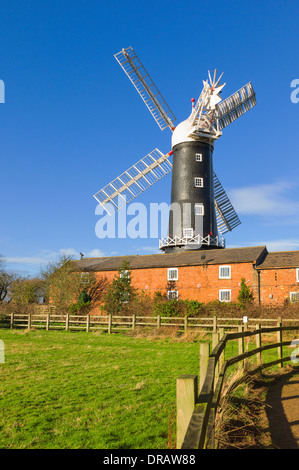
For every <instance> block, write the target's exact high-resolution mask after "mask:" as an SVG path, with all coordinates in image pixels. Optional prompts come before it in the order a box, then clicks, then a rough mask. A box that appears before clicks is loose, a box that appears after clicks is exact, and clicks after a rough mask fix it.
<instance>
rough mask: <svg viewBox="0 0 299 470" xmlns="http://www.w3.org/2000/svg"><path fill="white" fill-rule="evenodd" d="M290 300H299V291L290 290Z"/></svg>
mask: <svg viewBox="0 0 299 470" xmlns="http://www.w3.org/2000/svg"><path fill="white" fill-rule="evenodd" d="M290 302H299V292H290Z"/></svg>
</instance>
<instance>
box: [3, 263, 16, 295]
mask: <svg viewBox="0 0 299 470" xmlns="http://www.w3.org/2000/svg"><path fill="white" fill-rule="evenodd" d="M16 279H17V275H16V274H15V273H9V272H7V271H6V270H5V266H4V261H3V256H2V255H0V302H3V301H4V300H6V301H8V300H9V298H10V296H9V294H10V290H11V287H12V284H13V282H14V281H15V280H16Z"/></svg>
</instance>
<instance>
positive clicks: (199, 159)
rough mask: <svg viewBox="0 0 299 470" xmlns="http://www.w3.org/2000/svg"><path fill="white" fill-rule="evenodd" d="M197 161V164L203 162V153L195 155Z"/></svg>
mask: <svg viewBox="0 0 299 470" xmlns="http://www.w3.org/2000/svg"><path fill="white" fill-rule="evenodd" d="M195 161H196V162H202V153H196V154H195Z"/></svg>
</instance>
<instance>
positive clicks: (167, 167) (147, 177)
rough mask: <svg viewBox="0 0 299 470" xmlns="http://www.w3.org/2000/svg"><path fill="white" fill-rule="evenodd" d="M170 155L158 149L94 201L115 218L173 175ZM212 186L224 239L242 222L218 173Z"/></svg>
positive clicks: (119, 177)
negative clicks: (147, 191)
mask: <svg viewBox="0 0 299 470" xmlns="http://www.w3.org/2000/svg"><path fill="white" fill-rule="evenodd" d="M171 155H172V152H169V153H168V154H166V155H164V154H163V153H162V152H160V150H158V149H155V150H153V151H152V152H150V153H149V154H148V155H146V156H145V157H143V158H141V159H140V160H139V161H138V162H137V163H135V165H133V166H131V167H130V168H129V169H128V170H126V171H124V172H123V173H122V174H121V175H120V176H118V177H117V178H115V179H114V180H113V181H111V183H109V184H107V185H106V186H105V187H104V188H103V189H101V190H100V191H98V192H97V193H96V194H94V198H95V199H96V200H97V201H98V203H99V204H100V205H101V206H102V207H104V209H105V210H106V211H107V213H108V214H109V215H112V214H114V213H115V212H117V211H119V210H120V209H121V208H122V207H124V206H125V205H126V204H128V203H129V202H131V201H132V200H133V199H135V198H136V197H137V196H139V194H141V193H142V192H143V191H145V190H146V189H148V188H149V187H150V186H152V185H153V184H155V183H156V182H157V181H159V180H160V179H161V178H163V177H164V176H166V175H167V174H168V173H170V172H171V170H172V163H171V162H170V161H169V157H170V156H171ZM213 182H214V198H215V199H214V204H215V208H216V221H217V228H218V231H219V232H220V234H221V235H223V234H224V233H226V232H228V231H231V230H232V229H233V228H235V227H236V226H237V225H239V224H240V223H241V222H240V220H239V217H238V216H237V214H236V212H235V210H234V208H233V206H232V203H231V202H230V200H229V198H228V196H227V194H226V192H225V191H224V189H223V187H222V185H221V183H220V181H219V179H218V177H217V175H216V173H215V172H214V175H213Z"/></svg>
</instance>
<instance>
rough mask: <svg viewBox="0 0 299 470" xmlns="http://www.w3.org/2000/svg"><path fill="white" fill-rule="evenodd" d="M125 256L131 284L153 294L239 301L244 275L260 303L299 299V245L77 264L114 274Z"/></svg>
mask: <svg viewBox="0 0 299 470" xmlns="http://www.w3.org/2000/svg"><path fill="white" fill-rule="evenodd" d="M124 260H126V261H128V262H129V264H130V269H131V277H132V285H133V286H134V287H135V288H137V289H140V290H144V291H145V292H147V293H149V294H151V295H153V294H154V293H155V292H156V291H161V292H163V291H164V292H165V290H167V288H168V296H169V298H181V299H190V300H191V299H193V300H198V301H200V302H203V303H206V302H210V301H212V300H220V301H222V302H229V301H237V297H238V293H239V290H240V283H241V279H242V278H245V281H246V283H247V285H249V286H250V288H251V289H252V290H253V292H254V299H255V300H254V301H255V302H256V303H257V304H263V305H271V304H276V305H278V304H279V305H281V304H283V302H284V301H285V300H286V299H290V300H291V301H294V300H296V299H297V298H298V300H299V251H289V252H277V253H269V252H268V251H267V248H266V247H265V246H258V247H246V248H229V249H214V250H200V251H196V250H194V251H187V252H185V253H169V254H152V255H141V256H139V255H132V256H113V257H102V258H87V259H82V260H80V261H77V266H78V267H79V269H80V271H82V272H95V273H97V275H98V276H103V275H104V276H106V277H107V278H108V280H112V279H113V277H114V276H115V275H118V269H120V268H121V266H122V263H123V261H124ZM170 281H172V282H171V285H172V287H171V288H170V287H169V282H170Z"/></svg>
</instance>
